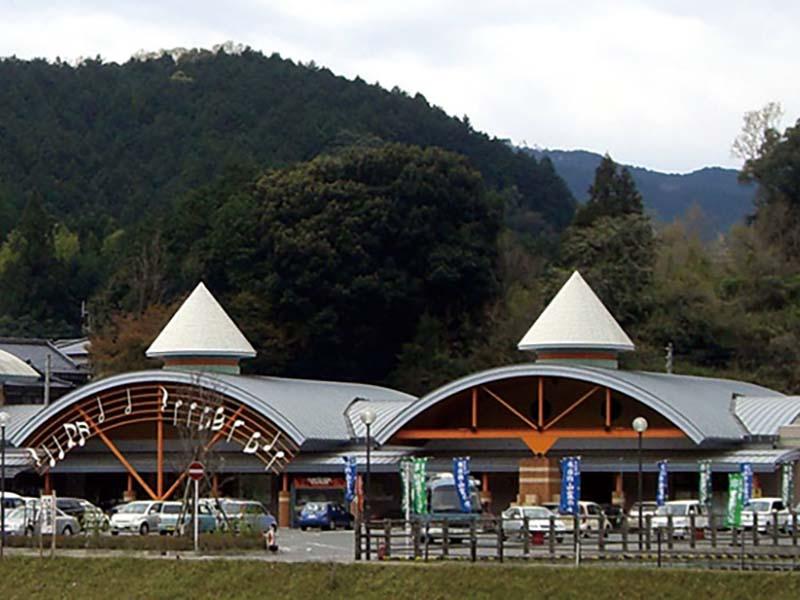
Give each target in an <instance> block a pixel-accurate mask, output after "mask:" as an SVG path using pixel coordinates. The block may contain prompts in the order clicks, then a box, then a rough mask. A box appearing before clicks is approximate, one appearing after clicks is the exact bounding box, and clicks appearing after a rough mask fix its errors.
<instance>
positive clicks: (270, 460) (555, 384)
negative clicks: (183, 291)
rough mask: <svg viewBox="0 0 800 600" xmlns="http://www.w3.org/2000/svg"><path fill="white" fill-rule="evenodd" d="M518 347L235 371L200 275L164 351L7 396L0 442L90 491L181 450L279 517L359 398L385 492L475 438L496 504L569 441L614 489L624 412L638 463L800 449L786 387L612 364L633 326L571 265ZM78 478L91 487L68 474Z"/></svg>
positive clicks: (553, 492) (223, 317)
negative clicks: (326, 372)
mask: <svg viewBox="0 0 800 600" xmlns="http://www.w3.org/2000/svg"><path fill="white" fill-rule="evenodd" d="M519 348H520V349H521V350H527V351H533V352H535V358H536V360H535V361H533V362H527V363H524V364H518V365H511V366H504V367H500V368H496V369H489V370H486V371H481V372H478V373H472V374H469V375H466V376H464V377H461V378H459V379H457V380H455V381H452V382H449V383H447V384H445V385H443V386H441V387H439V388H438V389H436V390H433V391H431V392H429V393H427V394H425V395H423V396H422V397H420V398H416V397H414V396H411V395H409V394H405V393H403V392H400V391H396V390H392V389H388V388H385V387H380V386H374V385H366V384H359V383H345V382H330V381H313V380H299V379H286V378H280V377H267V376H256V375H241V374H239V361H240V360H242V359H245V358H249V357H252V356H254V355H255V350H254V348H253V347H252V345H251V344H250V343H249V342H248V341H247V339H246V338H245V337H244V335H243V334H242V333H241V331H240V330H239V329H238V327H237V326H236V325H235V323H234V322H233V320H232V319H231V318H230V317H229V316H228V315H227V314H226V313H225V311H224V309H223V308H222V307H221V306H220V305H219V303H218V302H217V301H216V299H214V297H213V296H212V295H211V293H210V292H209V291H208V290H207V288H206V287H205V286H204V285H203V284H200V285H198V287H197V288H196V289H195V290H194V292H192V294H191V295H190V296H189V297H188V298H187V299H186V301H185V302H184V303H183V305H182V306H181V307H180V309H179V310H178V311H177V313H176V314H175V315H174V316H173V317H172V319H171V320H170V321H169V323H168V324H167V325H166V326H165V327H164V329H163V331H162V332H161V333H160V334H159V335H158V337H157V338H156V340H155V341H154V342H153V344H152V345H151V346H150V348H149V349H148V351H147V355H148V356H150V357H158V358H162V359H163V360H164V361H165V369H163V370H150V371H141V372H135V373H125V374H121V375H117V376H114V377H109V378H106V379H102V380H98V381H94V382H92V383H90V384H88V385H85V386H83V387H81V388H79V389H77V390H75V391H73V392H71V393H69V394H68V395H66V396H64V397H63V398H61V399H59V400H58V401H56V402H54V403H52V404H51V405H50V406H48V407H39V408H38V409H37V410H33V411H29V412H24V411H22V412H19V415H18V418H16V419H15V422H14V427H13V430H10V431H9V434H10V436H11V441H12V443H13V444H14V445H15V446H16V447H17V449H16V450H13V451H12V452H11V456H10V459H11V460H12V462H13V461H17V462H16V463H14V464H16V465H17V466H16V467H14V468H15V469H16V470H17V471H18V472H19V471H25V470H26V469H27V475H26V474H25V473H23V474H22V475H20V476H19V477H20V478H21V479H20V481H26V480H25V477H28V478H29V480H30V481H31V482H32V483H31V485H32V486H35V485H39V481H40V480H38V479H36V478H37V477H39V478H44V487H45V488H48V487H50V486H56V487H63V488H64V489H65V491H66V492H68V493H70V494H71V495H84V496H90V497H91V498H92V499H95V500H98V501H99V500H101V499H102V498H98V497H96V496H92V494H95V493H97V494H99V495H102V494H113V495H115V497H117V496H118V495H119V494H120V493H121V491H122V490H123V489H124V490H125V491H124V493H125V494H126V495H128V496H131V495H136V494H138V495H140V496H142V495H143V496H147V497H151V498H157V499H158V498H168V497H170V496H172V495H174V494H175V493H177V490H179V489H180V487H181V485H183V482H184V481H185V477H186V472H185V469H186V465H187V464H188V463H189V462H190V461H191V460H198V459H200V460H202V461H204V462H206V463H207V464H208V465H209V469H210V471H211V472H212V474H213V481H214V482H215V483H214V484H213V486H214V490H215V491H220V489H218V486H221V488H224V489H222V490H221V491H220V493H233V494H245V493H249V494H256V495H259V494H260V495H262V496H263V497H264V499H265V501H270V502H273V506H274V507H276V509H277V510H278V511H279V513H280V515H281V520H282V522H283V523H284V524H288V523H289V521H290V515H291V514H292V506H291V505H292V504H295V505H296V504H298V503H302V502H303V501H304V498H305V499H310V498H312V499H313V498H323V497H335V498H337V499H338V498H339V496H336V494H339V495H341V488H342V486H343V485H344V478H343V476H342V468H343V464H344V461H343V459H344V458H345V457H351V456H355V457H356V458H357V460H358V461H359V462H360V463H363V461H364V458H365V456H364V442H365V438H366V437H367V430H366V426H365V424H364V422H363V421H362V418H361V417H362V415H363V414H364V413H365V411H366V409H367V408H369V409H371V410H372V411H373V412H374V413H375V415H376V419H375V422H374V423H373V424H372V426H371V431H370V436H371V439H372V440H373V441H374V442H375V443H376V444H377V448H376V449H375V450H374V451H373V453H372V458H373V461H374V462H373V464H372V467H373V470H374V471H375V472H376V473H377V475H376V477H378V482H379V485H380V486H382V487H381V489H382V490H383V497H384V498H386V499H387V500H386V502H391V500H390V499H391V498H394V497H397V498H399V496H400V493H399V490H395V487H396V486H397V485H399V483H398V481H399V479H398V478H397V473H398V469H399V462H400V461H401V459H403V458H404V457H408V456H426V457H428V458H429V468H430V469H433V470H437V469H445V470H450V468H451V460H452V458H453V457H454V456H464V455H468V456H470V457H471V459H472V470H473V472H474V473H475V474H478V475H480V476H481V478H482V484H483V492H484V495H485V497H487V498H489V499H490V501H492V502H494V503H495V508H497V509H500V510H502V508H503V507H504V506H507V505H508V503H510V502H513V501H518V502H533V501H544V500H550V499H552V498H553V496H557V494H558V490H559V484H560V475H559V470H558V464H559V463H558V461H559V459H560V458H561V457H563V456H566V455H574V454H579V455H580V456H581V457H582V461H583V466H582V470H584V471H585V472H587V473H597V474H598V475H597V476H596V477H595V478H594V479H591V478H590V479H589V480H587V481H588V483H586V485H585V491H586V492H585V493H586V494H587V495H588V497H590V498H591V499H596V500H598V501H617V502H620V503H623V504H624V503H625V502H626V499H625V494H626V492H627V493H630V487H631V485H632V481H631V480H630V478H629V477H625V475H624V474H625V473H628V472H630V471H632V470H634V468H635V465H636V460H635V453H633V452H632V450H633V449H634V448H635V447H636V442H637V435H638V434H637V433H636V432H634V431H633V429H632V428H631V421H632V420H633V419H634V418H635V417H644V418H646V419H647V421H648V423H649V427H648V429H647V431H646V433H645V434H644V435H643V439H642V442H643V446H644V468H645V471H648V472H653V471H655V469H656V463H657V462H658V461H659V460H663V459H668V460H669V461H670V463H669V464H670V469H671V470H672V471H673V472H684V473H693V472H696V470H697V464H698V461H699V460H709V461H711V463H712V467H713V469H714V470H715V471H717V472H725V471H733V470H738V469H739V464H740V463H742V462H748V463H750V464H751V465H752V466H753V470H754V471H755V472H756V473H758V475H759V477H760V480H759V485H762V486H763V487H764V488H765V489H767V490H772V491H773V492H774V493H777V491H776V490H777V489H778V485H779V483H780V482H779V481H778V474H777V473H778V472H779V470H780V469H779V468H778V467H779V465H780V464H782V463H786V462H793V461H795V460H796V459H797V458H798V457H800V451H798V449H797V448H798V447H800V425H795V421H796V420H797V419H798V416H799V415H800V398H798V397H792V396H785V395H784V394H781V393H779V392H776V391H774V390H770V389H767V388H764V387H761V386H758V385H754V384H751V383H747V382H741V381H733V380H726V379H717V378H706V377H694V376H688V375H671V374H666V373H648V372H641V371H626V370H622V369H619V368H618V365H617V357H618V354H619V353H620V352H629V351H633V350H634V344H633V342H632V341H631V339H630V338H629V337H628V335H627V334H626V333H625V332H624V331H623V330H622V328H621V327H620V326H619V324H618V323H617V322H616V320H615V319H614V318H613V316H612V315H611V314H610V312H609V311H608V310H607V309H606V307H605V306H604V305H603V304H602V302H601V301H600V300H599V298H598V297H597V296H596V295H595V293H594V292H593V291H592V290H591V288H590V287H589V286H588V284H587V283H586V281H584V279H583V278H582V277H581V276H580V274H579V273H577V272H576V273H574V274H573V275H572V277H570V279H569V280H568V281H567V282H566V283H565V285H564V287H563V288H562V289H561V290H560V291H559V292H558V294H556V296H555V297H554V298H553V300H552V301H551V302H550V304H549V305H548V306H547V307H546V308H545V310H544V311H543V312H542V314H541V315H540V316H539V317H538V319H537V320H536V321H535V322H534V324H533V326H532V327H531V328H530V330H529V331H528V332H527V333H526V334H525V336H524V337H523V338H522V340H521V341H520V343H519ZM8 364H9V369H13V368H18V369H19V372H20V373H22V372H23V371H25V369H24V368H23V367H20V366H19V365H18V364H17V363H16V362H14V361H13V360H12V361H9V363H8ZM0 367H2V356H0ZM796 430H798V431H797V434H795V431H796ZM793 440H794V441H793ZM76 474H80V475H81V476H80V477H74V475H76ZM532 474H534V475H532ZM92 477H95V479H91V478H92ZM120 477H122V479H120ZM125 477H127V484H125V479H124V478H125ZM381 478H383V479H381ZM798 480H800V478H798ZM81 481H82V482H85V485H86V486H89V487H86V488H85V489H80V490H78V489H74V488H73V487H70V486H75V485H78V484H77V483H76V482H81ZM92 481H94V482H95V483H93V484H91V485H92V486H94V487H91V486H90V483H87V482H92ZM681 481H684V480H681ZM226 482H228V483H226ZM231 482H233V483H231ZM676 485H685V487H686V489H685V490H684V492H685V493H686V494H689V495H691V494H692V493H693V490H694V489H695V488H696V485H695V483H694V482H693V481H692V480H691V479H690V480H686V482H685V483H683V484H680V483H679V484H676ZM225 486H229V487H227V488H226V487H225ZM230 486H234V487H233V488H231V487H230ZM97 490H100V491H97ZM246 490H251V491H250V492H246ZM326 494H328V496H326ZM331 494H333V496H330V495H331ZM384 508H385V510H386V511H387V512H389V511H391V510H393V507H392V506H389V505H387V506H386V507H384ZM376 510H378V511H380V510H381V507H380V506H379V505H378V506H377V507H376Z"/></svg>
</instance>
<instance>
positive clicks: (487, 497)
mask: <svg viewBox="0 0 800 600" xmlns="http://www.w3.org/2000/svg"><path fill="white" fill-rule="evenodd" d="M480 498H481V506H485V507H486V509H487V510H488V511H489V512H492V491H491V490H490V489H489V474H488V473H484V474H483V476H482V477H481V493H480Z"/></svg>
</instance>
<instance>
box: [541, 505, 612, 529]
mask: <svg viewBox="0 0 800 600" xmlns="http://www.w3.org/2000/svg"><path fill="white" fill-rule="evenodd" d="M543 506H544V507H545V508H548V509H550V510H552V511H553V512H554V513H555V514H556V515H558V518H559V519H561V522H562V523H563V524H564V527H565V531H568V532H572V531H574V530H575V519H574V517H573V516H572V515H562V514H559V512H558V502H547V503H545V504H544V505H543ZM578 517H579V521H578V528H579V529H580V531H581V532H582V533H584V534H588V533H590V532H592V531H600V529H601V528H602V529H603V530H604V531H605V530H607V529H609V528H610V526H611V524H610V523H609V522H608V519H607V518H606V515H605V513H604V512H603V507H602V506H600V505H599V504H597V502H590V501H588V500H580V501H579V502H578Z"/></svg>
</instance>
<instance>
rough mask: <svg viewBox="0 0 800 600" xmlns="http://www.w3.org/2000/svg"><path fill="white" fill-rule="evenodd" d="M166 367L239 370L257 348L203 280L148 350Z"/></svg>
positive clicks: (151, 356) (148, 353)
mask: <svg viewBox="0 0 800 600" xmlns="http://www.w3.org/2000/svg"><path fill="white" fill-rule="evenodd" d="M146 354H147V356H148V357H149V358H162V359H163V360H164V368H167V369H169V368H173V369H182V370H191V371H217V372H223V373H239V371H240V369H239V361H240V360H241V359H243V358H252V357H254V356H255V355H256V351H255V350H254V349H253V346H252V345H250V342H248V341H247V338H246V337H244V334H243V333H242V332H241V331H240V330H239V328H238V327H237V326H236V323H234V322H233V320H232V319H231V318H230V317H229V316H228V313H226V312H225V309H223V308H222V306H221V305H220V303H219V302H217V299H216V298H214V296H213V295H212V294H211V292H209V291H208V288H207V287H206V286H205V284H203V283H202V282H201V283H199V284H198V285H197V287H196V288H195V289H194V291H193V292H192V293H191V294H189V297H188V298H186V300H184V302H183V304H181V306H180V308H179V309H178V311H177V312H176V313H175V314H174V315H173V316H172V318H171V319H170V320H169V323H167V324H166V326H165V327H164V329H162V330H161V333H159V334H158V337H156V339H155V340H154V341H153V343H152V344H151V345H150V347H149V348H148V349H147V352H146Z"/></svg>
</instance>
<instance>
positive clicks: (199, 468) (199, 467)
mask: <svg viewBox="0 0 800 600" xmlns="http://www.w3.org/2000/svg"><path fill="white" fill-rule="evenodd" d="M204 474H205V467H204V466H203V463H201V462H197V461H195V462H193V463H192V464H190V465H189V477H191V478H192V479H194V480H195V481H199V480H200V479H202V478H203V475H204Z"/></svg>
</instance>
